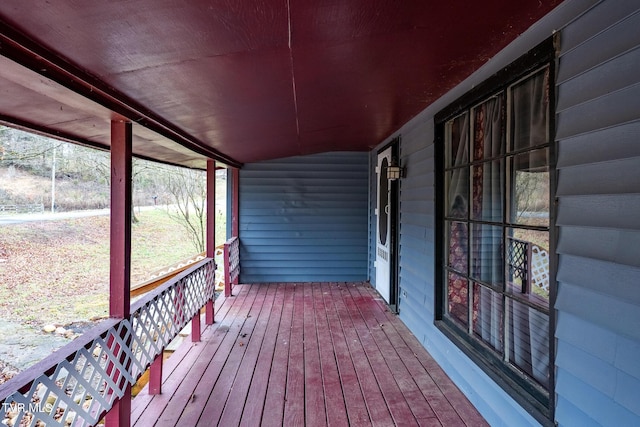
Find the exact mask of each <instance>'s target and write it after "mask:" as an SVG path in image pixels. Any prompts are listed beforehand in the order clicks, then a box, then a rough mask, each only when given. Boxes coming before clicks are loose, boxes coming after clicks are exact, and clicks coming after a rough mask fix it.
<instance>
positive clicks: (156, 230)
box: [0, 207, 224, 326]
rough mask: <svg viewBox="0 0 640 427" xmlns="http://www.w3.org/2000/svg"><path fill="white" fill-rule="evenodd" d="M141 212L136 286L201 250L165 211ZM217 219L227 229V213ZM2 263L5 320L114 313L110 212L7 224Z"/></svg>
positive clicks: (0, 304) (0, 310) (1, 238)
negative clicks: (110, 304) (111, 309)
mask: <svg viewBox="0 0 640 427" xmlns="http://www.w3.org/2000/svg"><path fill="white" fill-rule="evenodd" d="M136 215H137V217H138V219H139V222H138V223H137V224H134V225H133V227H132V254H131V277H132V283H138V282H142V281H144V280H146V278H147V277H148V275H149V273H151V272H153V271H155V270H158V269H161V268H163V267H167V266H169V265H171V264H173V263H176V262H178V261H180V260H182V259H185V258H188V257H190V256H193V255H195V254H196V253H197V252H198V251H197V250H196V249H195V247H194V246H193V245H192V244H191V241H190V239H189V238H188V236H187V235H186V231H185V230H184V228H183V227H182V226H181V225H180V224H179V223H178V222H176V221H175V220H174V219H172V218H170V217H169V215H168V214H167V213H166V211H164V210H163V209H162V208H160V207H158V209H153V210H146V211H142V212H139V213H138V212H136ZM217 220H219V225H218V228H219V229H221V230H224V218H217ZM220 233H223V232H222V231H220ZM220 235H221V236H223V234H220ZM0 260H1V261H0V317H2V318H3V319H6V320H13V321H19V322H23V323H29V324H33V325H35V326H42V325H44V324H49V323H53V324H60V325H65V324H68V323H71V322H75V321H86V320H89V319H92V318H99V317H104V316H107V315H108V292H109V218H108V217H106V216H104V217H91V218H82V219H73V220H59V221H47V222H39V223H28V224H20V225H11V226H2V227H0Z"/></svg>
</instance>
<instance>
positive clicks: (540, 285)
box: [506, 228, 549, 307]
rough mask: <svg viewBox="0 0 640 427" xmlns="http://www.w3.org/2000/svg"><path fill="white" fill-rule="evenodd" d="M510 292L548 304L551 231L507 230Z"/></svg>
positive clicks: (532, 300)
mask: <svg viewBox="0 0 640 427" xmlns="http://www.w3.org/2000/svg"><path fill="white" fill-rule="evenodd" d="M507 236H508V237H507V255H506V256H507V278H508V280H509V286H508V287H507V289H508V290H509V292H511V293H513V294H514V295H518V296H520V297H524V298H527V300H528V301H530V302H532V303H534V304H538V305H540V306H541V307H549V232H547V231H534V230H523V229H517V228H509V229H507Z"/></svg>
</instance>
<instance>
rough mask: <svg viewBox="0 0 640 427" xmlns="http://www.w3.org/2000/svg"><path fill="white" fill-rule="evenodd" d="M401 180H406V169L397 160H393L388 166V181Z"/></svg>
mask: <svg viewBox="0 0 640 427" xmlns="http://www.w3.org/2000/svg"><path fill="white" fill-rule="evenodd" d="M400 178H404V168H403V167H400V165H398V161H397V160H396V159H391V162H390V163H389V166H387V179H388V180H389V181H395V180H397V179H400Z"/></svg>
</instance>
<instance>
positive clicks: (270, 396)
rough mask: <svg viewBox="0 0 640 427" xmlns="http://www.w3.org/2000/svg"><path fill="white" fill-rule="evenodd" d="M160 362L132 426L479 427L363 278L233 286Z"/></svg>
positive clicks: (137, 402) (462, 400)
mask: <svg viewBox="0 0 640 427" xmlns="http://www.w3.org/2000/svg"><path fill="white" fill-rule="evenodd" d="M233 293H234V295H235V296H233V297H230V298H226V299H223V300H220V301H219V302H218V304H216V310H217V311H216V323H215V324H214V325H213V326H210V327H208V328H207V329H205V330H204V332H203V334H202V341H201V342H199V343H195V344H191V343H189V342H185V343H184V344H183V345H182V346H180V348H179V349H178V350H177V351H176V352H175V353H174V354H173V355H172V356H171V357H170V358H169V359H168V360H167V361H166V363H165V367H164V373H163V381H164V382H163V394H161V395H157V396H150V395H149V394H148V392H147V390H146V389H144V390H143V391H142V392H141V393H140V394H139V395H138V396H137V397H136V398H135V399H134V400H133V403H132V424H133V425H136V426H161V427H166V426H215V425H220V426H251V427H253V426H259V425H264V426H304V425H306V426H327V425H328V426H349V425H352V426H366V425H377V426H378V425H379V426H392V425H397V426H412V425H420V426H465V425H467V426H474V427H475V426H481V425H486V422H485V421H484V420H483V418H482V417H481V416H480V415H479V414H478V412H477V411H476V410H475V408H474V407H473V406H472V405H471V404H470V403H469V401H468V400H467V399H466V398H465V397H464V395H463V394H462V393H461V392H460V391H459V390H458V389H457V388H456V386H455V385H453V383H452V382H451V380H450V379H449V378H448V377H447V376H446V374H445V373H444V372H443V371H442V370H441V369H440V367H439V366H438V365H437V364H436V363H435V361H434V360H433V359H432V358H431V356H430V355H429V354H428V353H427V352H426V351H425V350H424V348H423V347H422V346H421V345H420V344H419V343H418V341H417V340H416V339H415V337H414V336H413V335H412V334H411V333H410V332H409V331H408V330H407V328H406V327H405V326H404V325H403V324H402V322H400V320H399V319H398V318H397V316H395V315H394V314H392V313H390V312H389V311H388V310H387V309H386V305H385V304H384V303H383V302H382V301H381V300H380V299H379V298H378V296H377V294H376V292H375V291H374V290H373V289H372V288H371V287H370V286H369V285H368V284H366V283H331V284H298V285H295V284H270V285H239V286H236V287H234V292H233Z"/></svg>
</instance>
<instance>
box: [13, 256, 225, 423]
mask: <svg viewBox="0 0 640 427" xmlns="http://www.w3.org/2000/svg"><path fill="white" fill-rule="evenodd" d="M214 275H215V263H214V260H213V259H211V258H207V259H205V260H203V261H201V262H199V263H198V264H196V265H194V266H193V267H191V268H189V269H188V270H185V271H184V272H182V273H180V274H179V275H177V276H176V277H174V278H173V279H171V280H170V281H168V282H166V283H165V284H163V285H162V286H160V287H158V288H156V289H155V290H153V291H151V292H149V293H148V294H147V295H145V296H144V297H143V298H142V299H140V300H139V301H137V302H136V303H134V304H132V306H131V315H130V316H129V317H128V318H125V319H108V320H105V321H103V322H102V323H101V324H100V325H98V326H96V327H95V328H93V329H91V330H89V331H88V332H86V333H85V334H83V335H82V336H80V337H78V338H77V339H75V340H74V341H73V342H71V343H69V344H68V345H67V346H65V347H63V348H61V349H60V350H58V351H56V352H55V353H53V354H52V355H51V356H50V357H48V358H47V359H45V360H43V361H41V362H39V363H38V364H36V365H34V366H32V367H31V368H29V369H27V370H26V371H24V372H22V373H20V374H19V375H17V376H16V377H14V378H13V379H12V380H10V381H8V382H7V383H5V384H3V385H1V386H0V402H2V408H0V422H4V423H5V424H7V425H9V426H15V427H17V426H36V425H42V424H43V423H44V424H46V425H47V426H49V425H73V426H88V425H95V424H96V423H98V422H99V421H100V419H101V418H102V417H103V416H104V415H105V414H106V413H107V412H109V410H110V409H111V408H112V407H113V406H114V404H115V402H116V401H117V399H118V398H121V397H122V396H124V395H125V391H126V389H127V386H128V385H132V384H134V383H135V382H136V380H137V379H138V378H139V377H140V376H141V375H142V374H143V373H144V372H145V370H146V369H147V368H148V367H149V366H150V365H151V364H152V363H153V365H154V366H157V364H158V363H161V360H162V352H163V350H164V348H165V347H166V346H167V345H168V344H169V342H170V341H171V340H172V339H173V338H174V337H175V336H176V335H178V333H179V332H180V331H181V330H182V329H183V328H184V327H185V326H186V325H187V323H188V322H189V321H191V320H194V322H193V324H197V325H198V331H197V333H198V336H199V325H200V311H201V309H202V307H204V306H207V309H208V312H207V321H208V322H209V321H210V322H213V311H212V309H213V303H212V302H213V299H214V297H215V294H214V292H215V289H214ZM196 319H197V320H196ZM194 333H195V332H194ZM198 340H199V337H198ZM160 369H161V366H160ZM152 376H153V373H152ZM150 386H151V384H150Z"/></svg>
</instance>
